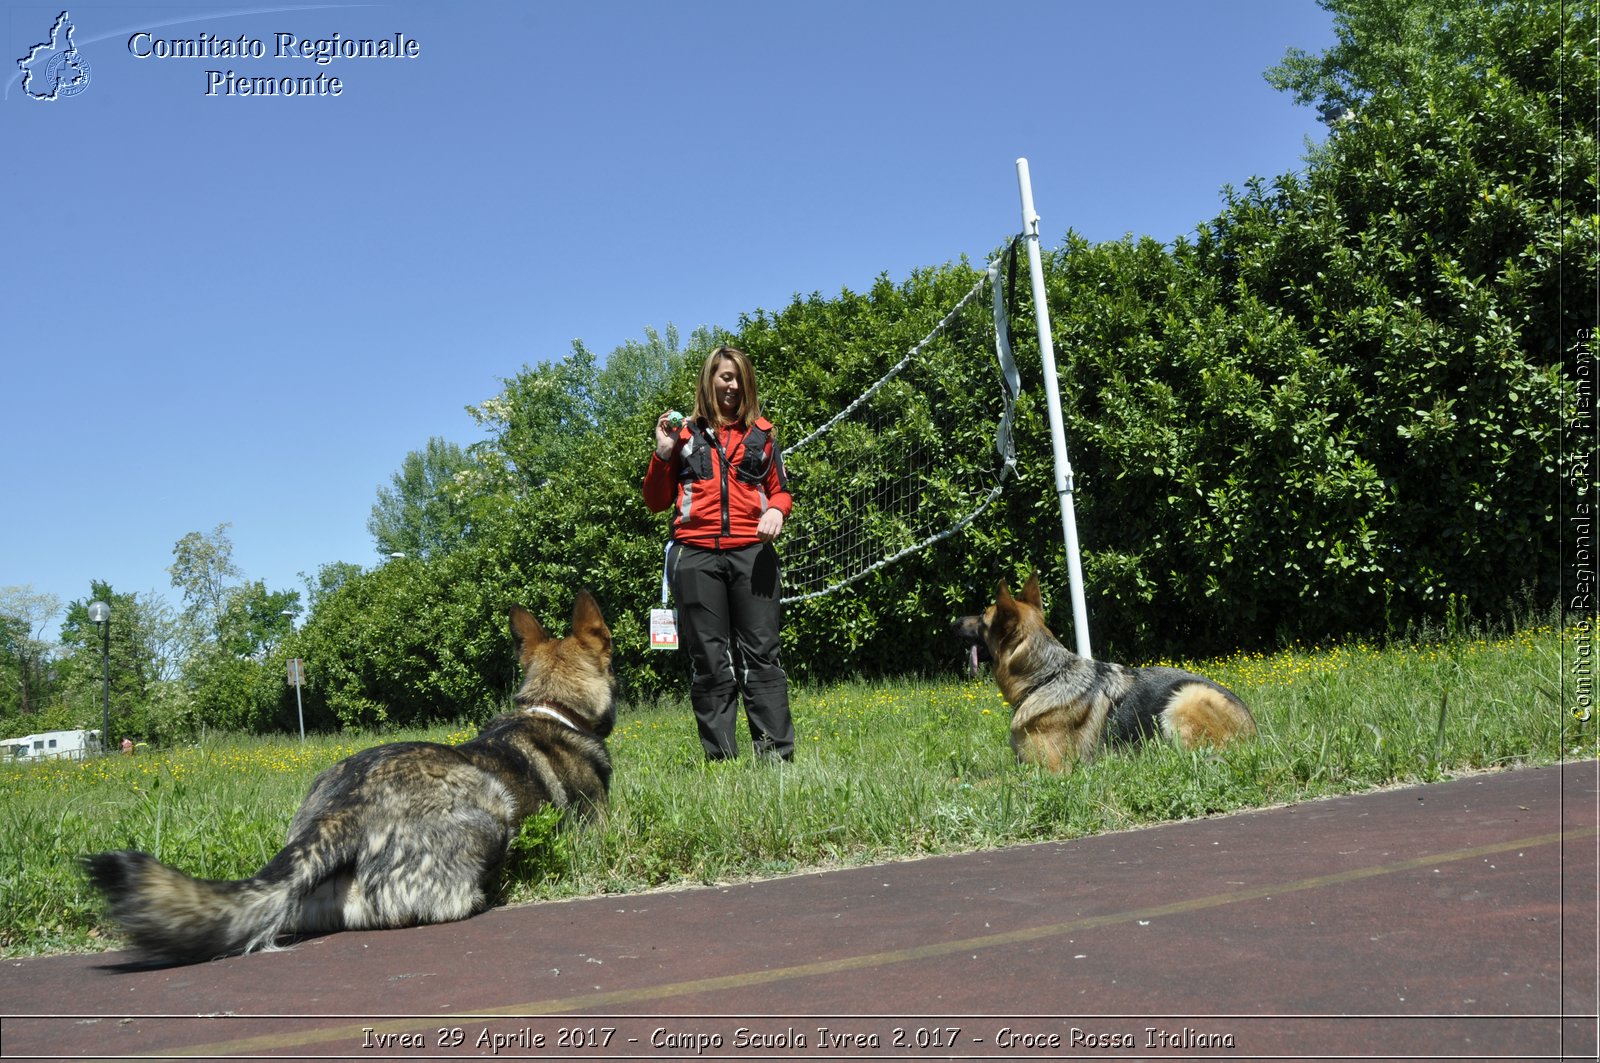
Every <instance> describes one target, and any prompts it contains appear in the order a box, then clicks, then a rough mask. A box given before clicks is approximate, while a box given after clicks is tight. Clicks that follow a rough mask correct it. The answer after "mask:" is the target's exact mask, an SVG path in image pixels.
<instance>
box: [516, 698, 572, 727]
mask: <svg viewBox="0 0 1600 1063" xmlns="http://www.w3.org/2000/svg"><path fill="white" fill-rule="evenodd" d="M517 707H518V708H519V709H521V710H522V711H523V712H524V713H526V714H527V715H529V716H548V717H549V718H550V719H552V720H556V721H558V722H559V723H564V724H566V725H567V726H568V727H570V728H572V729H573V730H574V731H577V732H578V733H579V734H588V733H589V729H588V728H587V727H585V726H583V724H582V723H580V722H579V720H578V714H577V713H575V712H573V711H572V710H571V709H569V708H567V707H566V706H565V705H563V704H561V703H560V702H559V701H541V702H539V703H537V704H535V705H519V706H517Z"/></svg>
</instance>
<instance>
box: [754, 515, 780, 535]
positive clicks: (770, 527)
mask: <svg viewBox="0 0 1600 1063" xmlns="http://www.w3.org/2000/svg"><path fill="white" fill-rule="evenodd" d="M782 532H783V511H782V510H778V509H769V510H767V511H766V512H765V513H763V514H761V520H760V521H759V522H758V523H757V524H756V534H757V535H759V536H760V537H761V541H762V542H764V543H770V542H772V540H774V539H776V538H777V537H778V536H779V534H781V533H782Z"/></svg>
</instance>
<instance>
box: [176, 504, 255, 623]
mask: <svg viewBox="0 0 1600 1063" xmlns="http://www.w3.org/2000/svg"><path fill="white" fill-rule="evenodd" d="M230 527H232V525H231V524H228V523H222V524H218V525H217V526H216V528H214V529H213V530H212V532H211V534H210V535H202V534H201V533H200V532H197V531H193V532H190V533H188V534H187V535H185V536H184V537H183V538H182V539H179V540H178V541H177V543H176V544H174V545H173V547H172V564H171V565H169V566H168V567H167V572H168V574H170V575H171V576H172V585H173V586H174V587H177V588H178V589H179V590H181V591H182V592H183V601H184V605H185V610H186V615H187V616H188V617H189V618H190V619H191V620H192V621H193V622H194V623H195V624H196V625H197V626H198V627H199V628H200V629H201V630H202V631H204V632H205V633H206V635H207V636H208V637H210V638H217V637H219V635H220V633H221V631H222V617H223V613H224V612H225V611H226V609H227V606H228V599H229V597H230V596H231V595H232V593H233V592H234V591H235V590H236V589H237V587H238V584H237V582H236V581H237V580H238V579H239V578H240V575H241V574H240V572H239V566H237V565H235V564H234V563H233V539H232V538H231V537H230V536H229V535H228V529H229V528H230Z"/></svg>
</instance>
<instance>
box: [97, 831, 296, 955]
mask: <svg viewBox="0 0 1600 1063" xmlns="http://www.w3.org/2000/svg"><path fill="white" fill-rule="evenodd" d="M83 864H84V870H85V871H86V872H87V873H88V876H89V881H90V882H92V883H93V884H94V886H95V887H96V888H97V889H98V890H99V891H100V893H101V894H102V895H103V896H104V897H105V898H106V903H107V908H108V912H109V914H110V916H111V918H112V920H113V921H114V922H116V924H117V925H118V926H119V927H120V928H121V929H122V931H123V933H124V935H126V937H127V938H128V941H129V943H130V944H132V945H133V946H134V947H135V948H137V949H139V950H140V951H141V952H145V953H148V954H149V955H150V956H151V957H152V958H153V959H156V960H159V961H165V962H169V963H199V962H202V961H204V960H212V959H216V958H217V957H218V956H228V955H232V954H234V953H238V952H254V951H256V950H258V949H264V948H270V947H271V946H272V943H273V942H274V941H275V940H276V939H277V937H278V935H279V934H280V933H282V932H283V931H284V929H285V923H286V922H287V921H288V919H289V918H290V915H291V912H292V909H293V908H294V903H293V896H292V894H293V889H294V885H293V883H292V882H291V881H289V879H288V878H286V877H279V876H274V877H272V878H268V877H267V873H268V871H269V869H270V867H271V865H269V867H268V868H263V869H262V873H261V874H257V875H256V876H254V877H252V878H247V879H240V880H238V881H231V882H230V881H226V880H219V879H199V878H192V877H190V876H189V875H186V874H184V873H183V872H182V871H178V870H176V869H174V868H170V867H168V866H166V865H165V864H163V863H161V861H159V860H157V859H156V858H155V857H153V856H150V855H149V854H147V853H140V852H133V851H131V850H121V851H117V852H109V853H96V854H95V855H94V856H90V857H86V858H85V859H84V861H83Z"/></svg>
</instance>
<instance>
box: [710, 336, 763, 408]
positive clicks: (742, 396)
mask: <svg viewBox="0 0 1600 1063" xmlns="http://www.w3.org/2000/svg"><path fill="white" fill-rule="evenodd" d="M724 358H726V359H727V360H728V361H730V362H732V363H733V369H734V372H736V373H738V374H739V410H738V412H737V413H735V414H734V416H733V421H732V423H734V424H746V425H747V424H749V423H751V422H752V421H754V420H755V419H756V418H757V417H760V416H761V400H760V398H758V397H757V395H756V367H755V366H753V365H751V364H750V356H749V355H748V354H746V353H744V352H743V351H741V350H740V349H739V348H737V347H729V346H728V345H727V344H723V345H721V346H720V347H718V348H717V349H716V350H714V351H712V352H711V353H710V354H708V355H706V364H705V365H703V366H701V367H700V386H699V387H698V388H696V389H695V394H694V416H695V418H696V419H697V420H701V421H704V422H705V423H706V424H709V425H718V424H723V423H724V421H723V419H722V411H721V410H720V409H719V408H718V407H717V396H716V392H715V391H714V390H713V381H714V380H715V377H716V373H717V363H719V362H721V361H722V360H723V359H724Z"/></svg>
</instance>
